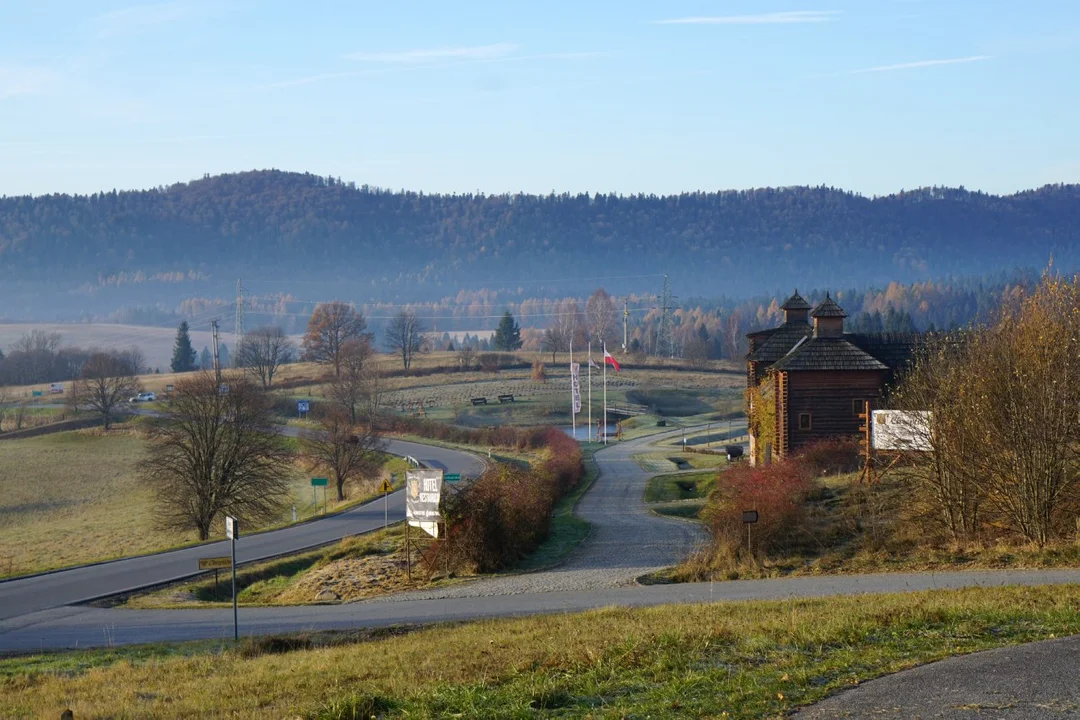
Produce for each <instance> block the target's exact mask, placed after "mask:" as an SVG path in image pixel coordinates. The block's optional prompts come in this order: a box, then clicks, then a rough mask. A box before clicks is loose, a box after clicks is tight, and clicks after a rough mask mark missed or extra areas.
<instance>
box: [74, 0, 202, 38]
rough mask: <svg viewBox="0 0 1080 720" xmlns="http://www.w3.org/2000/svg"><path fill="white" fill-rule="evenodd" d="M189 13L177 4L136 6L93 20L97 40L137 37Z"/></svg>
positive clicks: (185, 8)
mask: <svg viewBox="0 0 1080 720" xmlns="http://www.w3.org/2000/svg"><path fill="white" fill-rule="evenodd" d="M190 13H191V7H190V6H188V5H184V4H182V3H178V2H168V3H160V4H157V5H136V6H134V7H130V8H126V9H124V10H116V11H114V12H110V13H106V14H104V15H99V16H98V17H97V18H95V19H94V26H95V27H96V28H97V37H98V39H99V40H105V39H108V38H113V37H119V36H122V35H138V34H139V33H143V32H146V31H147V30H150V29H151V28H155V27H158V26H159V25H167V24H168V23H171V22H173V21H175V20H179V19H181V18H183V17H185V16H187V15H189V14H190Z"/></svg>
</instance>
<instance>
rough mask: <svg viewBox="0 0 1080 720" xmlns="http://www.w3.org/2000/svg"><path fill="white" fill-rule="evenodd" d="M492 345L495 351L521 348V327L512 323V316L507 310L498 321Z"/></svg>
mask: <svg viewBox="0 0 1080 720" xmlns="http://www.w3.org/2000/svg"><path fill="white" fill-rule="evenodd" d="M492 344H493V345H494V346H495V349H496V350H504V351H510V350H518V349H520V348H521V326H519V325H518V324H517V323H516V322H515V321H514V316H513V315H512V314H511V313H510V311H509V310H507V311H506V314H505V315H503V316H502V320H500V321H499V327H497V328H496V329H495V337H494V338H492Z"/></svg>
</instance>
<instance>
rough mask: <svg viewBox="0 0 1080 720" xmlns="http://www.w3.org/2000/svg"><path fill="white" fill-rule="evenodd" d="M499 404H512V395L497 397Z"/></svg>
mask: <svg viewBox="0 0 1080 720" xmlns="http://www.w3.org/2000/svg"><path fill="white" fill-rule="evenodd" d="M499 402H501V403H508V402H514V396H513V395H500V396H499Z"/></svg>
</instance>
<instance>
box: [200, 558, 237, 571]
mask: <svg viewBox="0 0 1080 720" xmlns="http://www.w3.org/2000/svg"><path fill="white" fill-rule="evenodd" d="M231 565H232V557H230V556H229V555H226V556H224V557H212V558H199V569H200V570H225V569H227V568H229V567H230V566H231Z"/></svg>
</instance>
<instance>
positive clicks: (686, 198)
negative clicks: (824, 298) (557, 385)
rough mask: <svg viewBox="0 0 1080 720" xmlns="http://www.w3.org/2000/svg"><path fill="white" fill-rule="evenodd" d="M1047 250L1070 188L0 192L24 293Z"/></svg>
mask: <svg viewBox="0 0 1080 720" xmlns="http://www.w3.org/2000/svg"><path fill="white" fill-rule="evenodd" d="M1051 256H1053V257H1054V258H1055V263H1056V264H1058V265H1059V266H1065V267H1076V266H1077V265H1080V263H1078V260H1080V185H1051V186H1045V187H1042V188H1039V189H1037V190H1031V191H1026V192H1020V193H1016V194H1013V195H1007V196H995V195H989V194H984V193H977V192H969V191H966V190H964V189H963V188H959V189H950V188H926V189H920V190H915V191H910V192H899V193H896V194H893V195H888V196H884V197H878V198H867V197H863V196H860V195H857V194H854V193H849V192H844V191H841V190H837V189H834V188H826V187H792V188H764V189H755V190H745V191H725V192H708V193H707V192H694V193H684V194H680V195H668V196H655V195H630V196H616V195H604V194H599V195H587V194H577V195H570V194H562V195H555V194H552V195H545V196H537V195H526V194H518V195H475V194H450V195H445V194H444V195H440V194H425V193H420V192H395V191H387V190H380V189H374V188H369V187H367V186H356V185H353V184H351V183H345V182H342V181H340V180H336V179H333V178H323V177H319V176H316V175H312V174H306V173H304V174H301V173H291V172H283V171H277V170H265V171H253V172H243V173H235V174H228V175H219V176H214V177H206V178H203V179H201V180H196V181H193V182H189V183H182V184H176V185H172V186H170V187H166V188H157V189H152V190H145V191H131V192H115V191H114V192H105V193H98V194H95V195H89V196H70V195H46V196H38V197H4V198H0V278H4V279H16V278H17V279H19V280H20V281H21V282H23V283H26V282H33V281H34V280H35V279H37V278H41V279H42V280H44V279H46V278H48V279H49V280H50V282H54V283H56V282H60V283H70V284H75V283H80V282H88V281H90V280H93V279H96V278H99V277H107V276H116V275H117V274H121V273H128V274H131V273H144V274H146V275H155V274H157V275H159V276H160V275H162V274H169V273H171V274H174V275H175V274H178V273H179V274H183V276H185V277H189V276H190V277H194V276H200V277H206V276H213V277H215V278H216V279H218V280H222V279H227V278H234V277H236V276H237V275H238V274H240V273H241V272H248V273H251V272H255V273H263V274H269V273H281V272H287V273H288V274H289V277H296V278H298V279H311V278H318V277H325V278H326V280H327V282H328V283H330V284H331V285H332V284H334V283H340V284H342V286H343V287H347V286H349V285H352V286H355V287H357V288H362V292H361V293H360V294H365V295H367V296H369V297H366V298H359V297H358V298H357V299H379V297H380V296H382V295H384V294H386V293H387V292H390V291H391V290H392V291H393V293H394V294H397V295H400V293H401V287H402V286H403V285H406V286H408V287H409V288H410V289H411V290H412V291H414V292H415V293H417V295H418V296H425V295H426V296H428V297H434V296H442V295H445V294H446V293H447V291H448V290H450V291H454V290H455V289H456V286H458V285H459V284H466V283H467V284H472V285H474V286H475V285H483V284H484V283H486V282H492V283H494V282H501V281H506V280H513V279H516V278H523V277H529V278H537V279H540V278H543V277H553V278H561V279H565V278H567V277H589V276H592V277H595V276H598V275H616V274H624V273H642V272H668V273H670V274H672V276H673V277H675V278H677V280H678V283H679V289H680V291H681V292H683V293H685V294H686V295H690V294H697V295H710V294H719V293H723V294H726V295H728V296H736V295H752V294H759V293H761V292H763V291H773V290H774V289H776V288H782V287H789V286H792V285H795V284H802V285H807V286H809V285H813V286H817V287H828V286H843V287H851V286H857V285H863V284H870V283H879V284H880V283H886V282H888V281H891V280H896V281H899V282H912V281H915V280H920V279H925V278H931V277H942V276H945V275H961V274H962V275H975V274H981V273H987V272H994V271H997V270H1000V269H1004V268H1011V267H1019V266H1027V267H1043V266H1045V265H1046V263H1047V261H1048V260H1049V258H1050V257H1051ZM594 285H595V283H584V284H583V287H582V288H581V289H582V290H586V289H592V287H593V286H594ZM570 289H573V290H577V289H578V288H567V287H566V285H565V284H564V285H562V286H561V287H560V290H561V291H562V292H566V291H567V290H570ZM417 299H420V297H418V298H417Z"/></svg>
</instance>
